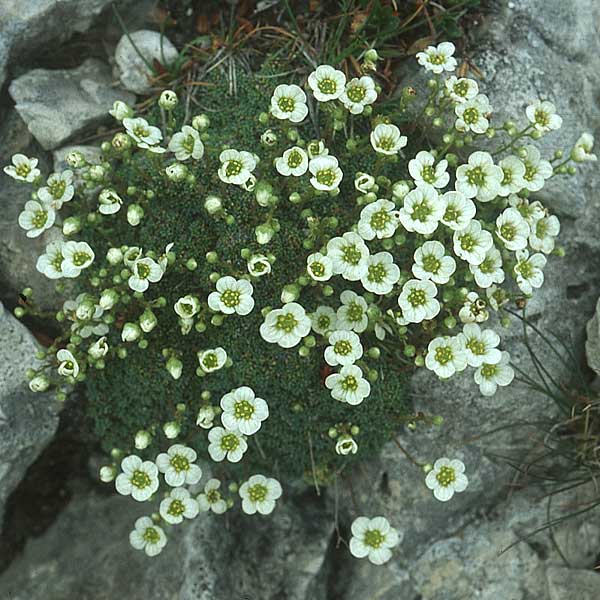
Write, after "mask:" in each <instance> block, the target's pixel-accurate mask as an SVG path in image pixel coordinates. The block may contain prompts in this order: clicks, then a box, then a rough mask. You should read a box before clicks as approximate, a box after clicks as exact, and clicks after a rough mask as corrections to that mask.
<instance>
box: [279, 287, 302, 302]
mask: <svg viewBox="0 0 600 600" xmlns="http://www.w3.org/2000/svg"><path fill="white" fill-rule="evenodd" d="M299 296H300V286H299V285H297V284H295V283H292V284H289V285H286V286H284V288H283V290H282V292H281V303H282V304H288V303H289V302H294V300H297V299H298V297H299Z"/></svg>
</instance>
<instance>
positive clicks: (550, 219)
mask: <svg viewBox="0 0 600 600" xmlns="http://www.w3.org/2000/svg"><path fill="white" fill-rule="evenodd" d="M559 233H560V221H559V220H558V217H556V216H554V215H550V216H547V217H542V218H541V219H539V220H537V221H536V222H535V223H534V225H533V226H532V227H531V234H530V235H529V245H530V246H531V248H532V250H539V251H541V252H543V253H544V254H550V253H551V252H552V251H553V250H554V243H555V240H556V237H557V236H558V234H559Z"/></svg>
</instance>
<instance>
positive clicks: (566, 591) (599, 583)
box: [548, 567, 600, 600]
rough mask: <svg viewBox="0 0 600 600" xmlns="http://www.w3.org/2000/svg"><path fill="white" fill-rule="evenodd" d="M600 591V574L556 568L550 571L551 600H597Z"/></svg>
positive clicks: (549, 587)
mask: <svg viewBox="0 0 600 600" xmlns="http://www.w3.org/2000/svg"><path fill="white" fill-rule="evenodd" d="M598 590H600V574H598V573H596V572H595V571H592V570H591V569H588V570H583V569H568V568H566V567H554V568H553V569H549V570H548V591H549V593H550V596H549V599H550V600H564V599H565V598H577V600H596V598H598V593H599V591H598Z"/></svg>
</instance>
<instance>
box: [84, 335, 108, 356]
mask: <svg viewBox="0 0 600 600" xmlns="http://www.w3.org/2000/svg"><path fill="white" fill-rule="evenodd" d="M107 353H108V343H107V342H106V336H105V335H104V336H102V337H101V338H99V339H97V340H96V341H95V342H94V343H93V344H92V345H91V346H90V347H89V348H88V354H89V355H90V356H91V357H92V358H95V359H99V358H103V357H104V356H106V354H107Z"/></svg>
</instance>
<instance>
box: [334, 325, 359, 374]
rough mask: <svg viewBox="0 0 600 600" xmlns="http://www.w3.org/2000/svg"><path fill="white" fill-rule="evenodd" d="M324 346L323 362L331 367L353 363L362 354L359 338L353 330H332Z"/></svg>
mask: <svg viewBox="0 0 600 600" xmlns="http://www.w3.org/2000/svg"><path fill="white" fill-rule="evenodd" d="M329 344H330V345H329V346H327V348H325V362H326V363H327V364H328V365H331V366H332V367H335V366H336V365H342V366H343V365H351V364H354V363H355V362H356V361H357V360H358V359H359V358H361V357H362V355H363V347H362V344H361V343H360V338H359V337H358V335H356V333H354V332H353V331H334V332H333V333H331V334H330V335H329Z"/></svg>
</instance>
